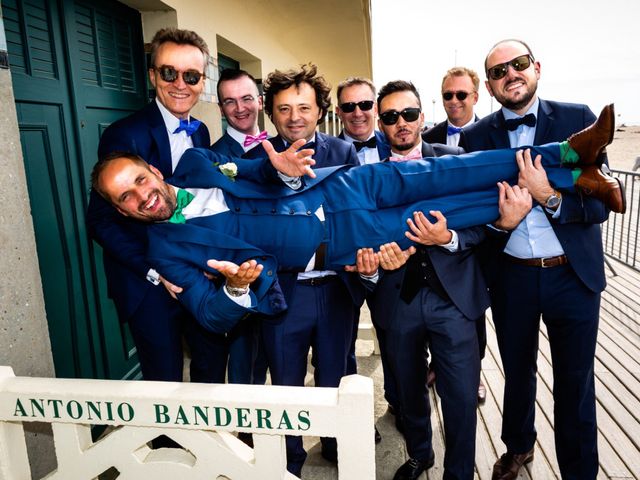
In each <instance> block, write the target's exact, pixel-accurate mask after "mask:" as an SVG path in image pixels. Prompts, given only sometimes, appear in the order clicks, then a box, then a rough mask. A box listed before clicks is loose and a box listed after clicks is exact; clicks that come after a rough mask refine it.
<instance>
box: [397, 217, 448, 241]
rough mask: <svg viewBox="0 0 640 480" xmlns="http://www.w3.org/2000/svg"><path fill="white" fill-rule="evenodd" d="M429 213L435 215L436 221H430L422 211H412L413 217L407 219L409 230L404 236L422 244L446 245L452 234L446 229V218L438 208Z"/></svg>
mask: <svg viewBox="0 0 640 480" xmlns="http://www.w3.org/2000/svg"><path fill="white" fill-rule="evenodd" d="M429 215H431V216H433V217H435V219H436V223H431V222H430V221H429V220H428V219H427V217H425V215H424V213H422V212H413V219H411V218H409V219H407V224H408V225H409V229H410V230H411V231H410V232H405V233H404V234H405V236H406V237H407V238H408V239H409V240H411V241H413V242H416V243H420V244H422V245H446V244H447V243H449V242H450V241H451V238H452V237H453V234H452V233H451V232H450V231H449V230H448V229H447V219H446V218H445V217H444V215H442V212H440V211H438V210H431V211H430V212H429Z"/></svg>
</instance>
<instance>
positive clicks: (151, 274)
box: [147, 268, 160, 285]
mask: <svg viewBox="0 0 640 480" xmlns="http://www.w3.org/2000/svg"><path fill="white" fill-rule="evenodd" d="M147 281H148V282H151V283H153V284H154V285H159V284H160V274H159V273H158V272H156V271H155V270H154V269H153V268H150V269H149V270H148V271H147Z"/></svg>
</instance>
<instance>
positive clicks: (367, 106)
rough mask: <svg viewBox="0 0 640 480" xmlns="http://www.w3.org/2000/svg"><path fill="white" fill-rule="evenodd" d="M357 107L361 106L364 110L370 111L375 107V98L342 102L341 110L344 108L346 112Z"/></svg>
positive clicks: (353, 110)
mask: <svg viewBox="0 0 640 480" xmlns="http://www.w3.org/2000/svg"><path fill="white" fill-rule="evenodd" d="M356 107H359V108H360V110H362V111H363V112H368V111H369V110H371V109H372V108H373V100H363V101H361V102H345V103H341V104H340V110H342V111H343V112H344V113H351V112H355V111H356Z"/></svg>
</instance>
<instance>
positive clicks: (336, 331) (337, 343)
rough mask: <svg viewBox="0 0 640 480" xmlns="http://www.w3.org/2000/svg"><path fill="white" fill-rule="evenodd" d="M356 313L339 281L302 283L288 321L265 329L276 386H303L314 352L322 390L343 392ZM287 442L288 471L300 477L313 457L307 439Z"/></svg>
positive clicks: (328, 443)
mask: <svg viewBox="0 0 640 480" xmlns="http://www.w3.org/2000/svg"><path fill="white" fill-rule="evenodd" d="M353 312H354V306H353V300H352V298H351V295H350V294H349V291H348V290H347V288H346V286H345V285H344V283H343V282H342V280H340V279H339V278H338V277H337V276H333V277H331V279H329V280H328V281H327V282H326V283H324V284H322V285H317V286H312V285H303V284H301V283H300V282H298V283H297V285H296V287H295V292H294V294H293V298H291V300H290V301H289V310H288V311H287V313H286V314H285V315H284V318H283V320H282V321H281V322H279V323H269V322H265V323H263V325H262V333H263V338H264V343H265V350H266V353H267V359H268V362H269V370H270V372H271V380H272V383H273V384H274V385H292V386H303V385H304V379H305V376H306V373H307V357H308V355H309V348H310V347H312V348H313V357H314V362H315V372H314V377H315V382H316V386H317V387H337V386H338V385H339V383H340V379H341V378H342V377H343V376H344V375H345V372H346V359H347V353H348V352H349V346H350V343H351V332H352V325H353V315H354V313H353ZM372 435H373V433H372ZM321 440H322V448H323V449H335V448H336V442H335V439H334V438H323V439H321ZM286 442H287V469H288V470H289V471H290V472H291V473H293V474H294V475H297V476H300V472H301V471H302V465H303V463H304V461H305V459H306V457H307V453H306V452H305V450H304V448H303V447H302V437H293V436H287V440H286Z"/></svg>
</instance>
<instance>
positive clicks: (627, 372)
mask: <svg viewBox="0 0 640 480" xmlns="http://www.w3.org/2000/svg"><path fill="white" fill-rule="evenodd" d="M611 264H612V266H613V268H614V269H615V271H616V272H617V274H618V275H617V276H613V275H612V273H611V270H609V269H607V281H608V286H607V289H606V290H605V292H604V294H603V296H602V305H601V309H600V331H599V335H598V346H597V349H596V364H595V373H596V394H597V415H598V429H599V437H598V448H599V453H600V473H599V475H598V478H599V479H615V480H621V479H640V302H639V299H640V272H636V271H634V270H632V269H630V268H628V267H625V266H624V265H622V264H620V263H618V262H616V261H614V260H611ZM364 318H366V312H363V320H364ZM487 327H488V328H487V353H486V356H485V359H484V360H483V363H482V378H483V380H484V383H485V385H486V386H487V401H486V403H485V404H484V405H483V406H481V407H479V410H478V428H477V436H476V476H475V477H476V478H477V479H480V480H485V479H486V480H489V479H490V478H491V469H492V466H493V463H494V462H495V461H496V459H497V458H498V456H499V455H500V454H502V453H503V452H504V446H503V444H502V442H501V440H500V428H501V415H502V391H503V387H504V375H503V371H502V364H501V361H500V355H499V353H498V346H497V342H496V336H495V329H494V326H493V322H492V321H491V319H490V318H489V321H488V324H487ZM358 355H359V356H358V361H359V363H358V365H359V372H360V373H361V374H363V375H367V376H370V377H372V378H373V379H374V382H375V389H376V405H375V413H376V425H377V427H378V429H379V430H380V432H381V433H382V436H383V441H382V443H380V444H379V445H378V446H377V447H376V470H377V475H376V477H377V479H379V480H389V479H391V478H393V474H394V473H395V470H396V469H397V468H398V467H399V466H400V465H401V464H402V463H403V462H404V461H405V460H406V449H405V446H404V441H403V439H402V437H401V436H400V434H399V433H398V432H397V431H396V430H395V427H394V417H393V416H391V415H390V414H389V413H388V412H387V410H386V409H387V404H386V402H385V400H384V398H383V395H382V368H381V365H380V360H379V357H378V356H376V355H373V342H371V341H363V340H359V341H358ZM309 380H310V384H312V378H311V377H309ZM552 388H553V378H552V373H551V356H550V353H549V343H548V339H547V336H546V330H545V328H544V326H543V327H542V328H541V332H540V350H539V356H538V394H537V408H536V428H537V430H538V440H537V444H536V456H535V460H534V462H532V463H531V464H530V465H528V466H527V468H526V469H525V471H524V472H523V473H522V474H521V475H520V477H519V478H520V479H531V480H533V479H535V480H546V479H556V478H558V479H559V478H560V473H559V469H558V464H557V461H556V456H555V442H554V437H553V397H552ZM430 394H431V399H432V405H433V406H434V409H433V413H432V426H433V434H434V439H433V444H434V450H435V454H436V464H435V466H434V467H433V468H432V469H430V470H429V471H428V473H427V474H423V475H422V477H421V479H429V480H435V479H441V478H442V471H443V468H442V461H443V457H444V433H443V432H444V430H443V426H442V415H441V411H440V406H439V400H438V397H437V394H436V393H435V391H434V390H433V389H432V390H431V392H430ZM305 445H306V447H307V448H308V450H309V459H308V460H307V464H305V468H304V471H303V478H305V479H309V480H315V479H318V480H319V479H323V480H325V479H337V472H336V469H335V467H334V466H331V465H329V464H328V463H327V462H326V461H324V460H323V459H322V457H321V456H320V447H319V444H318V442H317V439H307V440H306V441H305Z"/></svg>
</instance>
